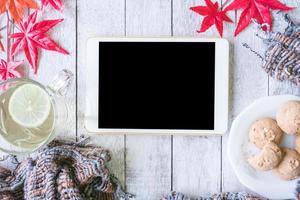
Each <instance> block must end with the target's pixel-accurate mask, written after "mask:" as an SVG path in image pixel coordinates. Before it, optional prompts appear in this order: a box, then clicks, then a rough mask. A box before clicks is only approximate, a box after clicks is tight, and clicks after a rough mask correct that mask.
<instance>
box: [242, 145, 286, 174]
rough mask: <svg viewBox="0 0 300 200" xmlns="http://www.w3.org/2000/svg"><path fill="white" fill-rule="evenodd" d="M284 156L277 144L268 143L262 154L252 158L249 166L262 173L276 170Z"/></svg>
mask: <svg viewBox="0 0 300 200" xmlns="http://www.w3.org/2000/svg"><path fill="white" fill-rule="evenodd" d="M282 157H283V154H282V152H281V149H280V148H279V147H278V145H277V144H275V143H273V142H270V143H267V144H266V145H265V146H264V147H263V149H262V151H261V153H260V154H259V155H256V156H251V157H250V158H249V159H248V162H249V164H250V165H251V166H252V167H253V168H255V169H257V170H260V171H267V170H271V169H274V168H275V167H277V166H278V164H279V163H280V161H281V160H282Z"/></svg>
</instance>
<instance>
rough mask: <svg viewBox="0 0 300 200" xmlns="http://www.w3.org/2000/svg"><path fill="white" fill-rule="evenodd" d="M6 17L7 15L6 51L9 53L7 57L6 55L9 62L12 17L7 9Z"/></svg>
mask: <svg viewBox="0 0 300 200" xmlns="http://www.w3.org/2000/svg"><path fill="white" fill-rule="evenodd" d="M6 17H7V22H6V23H7V24H6V27H7V29H6V41H7V44H6V53H7V57H6V60H7V62H9V61H10V38H9V36H10V29H11V27H10V19H9V14H8V12H7V11H6Z"/></svg>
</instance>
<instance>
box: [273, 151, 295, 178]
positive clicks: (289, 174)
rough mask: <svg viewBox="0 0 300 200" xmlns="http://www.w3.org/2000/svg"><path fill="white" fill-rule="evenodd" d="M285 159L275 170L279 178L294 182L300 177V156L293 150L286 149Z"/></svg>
mask: <svg viewBox="0 0 300 200" xmlns="http://www.w3.org/2000/svg"><path fill="white" fill-rule="evenodd" d="M282 151H283V153H284V157H283V159H282V161H281V162H280V163H279V165H278V166H277V168H275V169H274V171H275V173H276V174H277V175H278V176H279V178H281V179H283V180H293V179H296V178H297V177H299V176H300V155H299V154H298V153H297V151H295V150H293V149H288V148H284V149H283V150H282Z"/></svg>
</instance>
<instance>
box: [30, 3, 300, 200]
mask: <svg viewBox="0 0 300 200" xmlns="http://www.w3.org/2000/svg"><path fill="white" fill-rule="evenodd" d="M63 1H64V3H65V6H64V12H63V13H59V12H56V11H54V10H52V12H51V13H49V14H47V15H48V16H49V18H55V17H63V18H65V21H64V22H63V23H62V24H61V25H59V26H58V27H56V29H55V31H53V32H52V35H53V37H54V38H55V39H56V40H57V41H59V42H60V44H62V46H63V47H65V48H66V49H68V51H69V52H70V53H71V55H70V56H63V55H61V54H57V53H52V52H45V51H43V53H42V54H43V55H42V58H41V61H40V70H39V74H38V76H35V77H34V78H35V79H37V80H40V81H41V82H43V83H47V82H49V81H50V80H51V77H52V76H54V75H55V74H56V73H58V72H59V71H60V70H61V69H63V68H68V69H70V70H72V71H73V72H74V73H75V74H76V85H74V87H73V88H72V91H71V92H70V93H69V94H68V98H67V99H68V103H69V105H70V110H71V112H70V120H69V121H68V122H67V123H66V126H65V127H66V130H64V131H63V132H62V133H61V134H60V137H64V138H66V137H67V138H71V139H75V137H78V136H80V135H81V134H87V132H86V130H85V129H84V111H85V91H86V88H85V82H86V81H88V78H87V77H85V72H86V68H87V66H86V64H85V57H86V55H85V45H86V40H87V38H89V37H93V36H116V37H118V36H120V37H124V36H139V37H140V36H142V37H147V36H164V37H171V36H172V37H215V36H218V35H217V33H216V31H215V28H211V29H210V30H209V31H208V32H206V33H204V34H198V33H196V29H198V27H199V24H200V19H202V18H201V17H200V16H199V15H197V14H195V13H193V12H191V11H190V10H189V7H191V6H195V5H199V4H204V0H63ZM223 1H224V0H223ZM284 1H285V2H287V3H288V4H289V5H291V6H300V1H295V0H284ZM219 3H220V4H222V0H219ZM53 13H55V14H54V15H53ZM297 15H298V16H297ZM238 16H239V13H234V12H232V13H231V18H232V19H233V20H234V21H235V22H237V19H238V18H237V17H238ZM293 16H294V17H295V18H296V19H298V22H300V11H299V9H298V10H297V11H294V12H293ZM275 17H276V19H277V20H276V23H275V27H276V29H277V28H283V27H284V26H285V25H286V24H285V23H284V20H283V19H282V18H281V16H275ZM224 29H225V31H224V37H225V38H227V39H228V40H229V41H230V43H231V52H230V53H231V59H230V105H229V106H230V124H231V122H232V120H233V119H234V118H235V117H236V116H237V115H238V114H239V113H240V112H241V111H242V110H243V108H245V107H246V106H247V105H249V104H250V103H251V102H253V101H254V100H255V99H258V98H260V97H263V96H267V95H276V94H284V93H289V94H298V93H299V91H300V90H299V88H297V87H294V86H292V85H290V84H289V83H278V82H276V81H274V80H272V79H270V78H268V76H267V75H266V74H265V73H264V72H263V71H262V70H261V68H260V66H261V61H260V60H259V58H257V57H256V56H255V55H254V54H252V53H251V52H249V50H248V49H245V48H244V47H242V43H244V42H246V43H247V44H249V46H251V47H252V48H253V49H257V50H258V51H259V52H263V48H264V47H265V46H264V44H262V42H261V41H260V40H259V39H258V38H257V37H255V29H254V26H252V28H248V29H247V30H246V31H244V32H243V33H242V34H240V35H239V36H238V37H237V38H233V32H234V24H232V25H228V24H226V25H225V27H224ZM194 59H198V60H199V63H201V55H199V57H198V58H194ZM124 67H126V66H124ZM199 67H205V66H201V64H199ZM200 77H201V76H199V78H200ZM90 135H91V136H92V142H93V143H95V144H97V145H102V146H104V147H107V148H109V149H110V150H111V152H112V162H111V166H110V168H111V170H112V171H113V172H114V173H115V174H116V176H117V177H118V178H119V179H120V180H121V182H122V183H123V185H124V187H125V188H126V189H127V190H128V191H129V192H131V193H133V194H135V195H136V196H137V199H141V200H148V199H149V200H154V199H159V198H160V197H161V196H162V195H165V194H167V193H168V192H169V191H170V190H176V191H181V192H183V193H186V194H187V195H190V196H191V197H196V196H198V195H206V194H209V193H215V192H221V191H241V190H245V188H244V187H243V186H242V185H241V184H240V183H239V181H238V180H237V178H236V176H235V175H234V173H233V171H232V169H231V167H230V165H229V163H228V159H227V155H226V149H227V148H226V145H227V138H228V134H226V135H224V136H223V137H217V136H210V137H184V136H155V135H153V136H129V135H118V136H115V135H114V136H102V135H95V134H90Z"/></svg>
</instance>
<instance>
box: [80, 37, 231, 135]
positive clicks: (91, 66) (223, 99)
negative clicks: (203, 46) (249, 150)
mask: <svg viewBox="0 0 300 200" xmlns="http://www.w3.org/2000/svg"><path fill="white" fill-rule="evenodd" d="M108 41H116V42H122V41H123V42H128V41H130V42H215V44H216V50H215V51H216V54H215V55H216V60H215V109H214V110H215V114H214V116H215V120H214V121H215V124H214V127H215V129H214V130H177V129H175V130H174V129H170V130H166V129H163V130H162V129H106V128H101V129H99V128H98V91H99V90H98V83H99V81H98V80H99V79H98V76H99V42H108ZM86 54H87V56H86V58H87V60H86V61H87V62H86V70H87V74H86V75H87V76H86V80H85V81H86V113H85V128H86V129H87V131H88V132H95V133H111V134H157V135H168V134H182V135H211V134H224V133H225V132H226V130H227V124H228V90H229V43H228V41H227V40H225V39H221V38H90V39H89V40H88V42H87V50H86ZM199 56H201V55H199ZM199 78H201V75H199ZM200 114H201V113H200Z"/></svg>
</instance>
